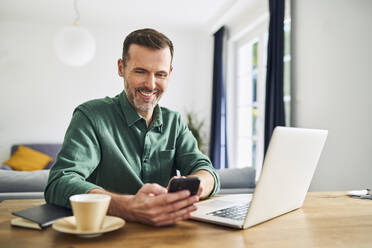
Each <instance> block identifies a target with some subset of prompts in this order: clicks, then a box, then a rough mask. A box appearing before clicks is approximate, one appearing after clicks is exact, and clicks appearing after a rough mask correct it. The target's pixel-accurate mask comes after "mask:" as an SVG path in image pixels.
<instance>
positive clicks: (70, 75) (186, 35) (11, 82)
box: [0, 19, 212, 162]
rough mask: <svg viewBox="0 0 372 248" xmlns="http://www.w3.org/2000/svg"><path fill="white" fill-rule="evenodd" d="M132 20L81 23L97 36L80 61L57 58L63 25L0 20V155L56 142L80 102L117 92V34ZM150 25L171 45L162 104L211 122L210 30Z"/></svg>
mask: <svg viewBox="0 0 372 248" xmlns="http://www.w3.org/2000/svg"><path fill="white" fill-rule="evenodd" d="M48 23H50V22H48ZM131 23H132V24H131V25H115V24H110V25H103V24H101V25H98V24H96V23H91V24H89V23H88V24H87V23H83V24H81V25H83V26H84V27H86V28H87V29H89V30H90V32H91V33H92V34H93V36H94V37H95V38H96V42H97V51H96V56H95V58H94V59H93V60H92V61H91V62H90V63H89V64H88V65H86V66H83V67H69V66H66V65H64V64H62V63H61V62H60V61H58V60H57V58H56V56H55V54H54V51H53V47H52V42H53V38H54V35H55V34H56V33H57V32H58V30H59V29H60V28H62V26H63V25H60V24H56V23H54V24H53V23H50V24H47V22H46V21H40V22H37V21H33V22H30V21H28V20H12V19H8V20H4V19H1V20H0V34H1V39H0V114H1V116H0V162H2V161H4V160H6V159H7V158H8V156H9V151H10V146H11V145H12V144H14V143H29V142H62V140H63V137H64V133H65V131H66V128H67V126H68V124H69V121H70V119H71V115H72V112H73V110H74V108H75V107H76V106H77V105H78V104H80V103H82V102H84V101H86V100H89V99H93V98H101V97H105V96H114V95H116V94H118V93H120V92H121V90H122V89H123V81H122V78H120V77H118V76H117V68H116V61H117V59H118V58H119V57H120V56H121V49H122V42H123V39H124V37H125V36H126V35H127V34H128V33H129V32H130V31H133V30H134V29H136V28H143V26H137V25H136V24H135V23H133V21H132V22H131ZM123 26H124V27H123ZM155 28H157V29H158V30H160V31H161V32H164V33H165V34H166V35H168V36H169V37H170V38H171V40H172V41H173V42H174V45H175V57H174V71H173V74H172V75H171V80H170V84H169V88H168V92H167V93H166V94H165V96H164V97H163V99H162V100H161V105H163V106H166V107H169V108H171V109H174V110H177V111H180V112H181V113H184V112H185V110H194V111H196V112H198V114H199V117H200V119H205V120H206V126H205V128H206V129H207V128H208V129H209V123H210V121H209V119H210V108H211V107H210V105H211V103H210V102H211V100H210V99H211V93H210V92H211V85H212V84H211V71H212V68H211V57H212V55H211V53H212V50H211V48H210V41H211V37H210V36H209V35H208V34H207V32H205V31H202V30H199V29H195V30H190V29H189V30H183V29H177V30H176V29H174V28H173V29H172V28H167V27H155ZM205 131H206V133H207V130H205Z"/></svg>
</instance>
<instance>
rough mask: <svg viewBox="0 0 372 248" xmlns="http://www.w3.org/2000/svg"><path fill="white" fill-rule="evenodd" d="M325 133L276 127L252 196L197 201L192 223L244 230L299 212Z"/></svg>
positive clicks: (240, 195)
mask: <svg viewBox="0 0 372 248" xmlns="http://www.w3.org/2000/svg"><path fill="white" fill-rule="evenodd" d="M327 135H328V131H326V130H316V129H303V128H290V127H276V128H275V129H274V132H273V135H272V137H271V140H270V144H269V147H268V150H267V152H266V156H265V160H264V163H263V167H262V172H261V175H260V179H259V181H258V183H257V185H256V189H255V191H254V194H253V195H252V194H237V195H228V196H221V197H215V198H213V199H210V200H205V201H200V202H198V203H197V204H196V205H197V206H198V210H196V211H195V212H193V213H192V214H191V218H192V219H194V220H199V221H204V222H210V223H214V224H219V225H224V226H229V227H233V228H238V229H245V228H248V227H251V226H254V225H257V224H259V223H261V222H264V221H267V220H270V219H272V218H274V217H277V216H279V215H282V214H285V213H288V212H290V211H292V210H295V209H297V208H300V207H301V206H302V205H303V202H304V200H305V196H306V193H307V191H308V189H309V186H310V183H311V179H312V177H313V175H314V171H315V168H316V165H317V163H318V160H319V157H320V154H321V152H322V150H323V147H324V144H325V141H326V138H327Z"/></svg>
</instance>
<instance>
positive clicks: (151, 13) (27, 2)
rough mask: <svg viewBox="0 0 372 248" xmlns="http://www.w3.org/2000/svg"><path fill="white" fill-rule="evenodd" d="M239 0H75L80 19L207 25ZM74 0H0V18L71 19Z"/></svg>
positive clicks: (52, 20)
mask: <svg viewBox="0 0 372 248" xmlns="http://www.w3.org/2000/svg"><path fill="white" fill-rule="evenodd" d="M237 1H238V0H78V9H79V11H80V16H81V18H80V23H97V24H99V23H102V24H110V23H119V25H120V23H121V24H122V25H126V24H130V23H131V22H135V23H136V24H144V25H155V26H158V25H166V26H168V27H178V28H208V27H210V26H211V25H213V22H214V21H216V20H217V19H218V17H219V16H221V15H223V14H224V13H225V12H226V11H227V10H228V9H229V8H230V7H231V6H232V5H234V4H235V3H236V2H237ZM74 19H75V11H74V8H73V0H0V20H26V21H30V22H31V21H34V22H47V23H61V24H63V23H65V24H66V22H67V23H73V21H74Z"/></svg>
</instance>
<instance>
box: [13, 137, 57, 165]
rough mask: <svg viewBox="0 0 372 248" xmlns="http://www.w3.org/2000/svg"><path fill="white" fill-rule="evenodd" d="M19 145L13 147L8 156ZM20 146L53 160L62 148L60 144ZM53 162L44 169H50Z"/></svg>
mask: <svg viewBox="0 0 372 248" xmlns="http://www.w3.org/2000/svg"><path fill="white" fill-rule="evenodd" d="M20 145H21V144H15V145H13V146H12V147H11V149H10V154H13V153H15V151H16V150H17V148H18V146H20ZM22 145H24V146H27V147H29V148H31V149H34V150H36V151H39V152H42V153H44V154H47V155H48V156H50V157H52V158H53V160H55V159H56V156H57V153H58V152H59V150H60V149H61V146H62V144H59V143H28V144H27V143H26V144H22ZM53 162H54V161H51V162H50V163H49V164H48V165H47V166H46V167H45V169H50V168H51V167H52V165H53Z"/></svg>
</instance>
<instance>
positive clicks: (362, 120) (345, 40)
mask: <svg viewBox="0 0 372 248" xmlns="http://www.w3.org/2000/svg"><path fill="white" fill-rule="evenodd" d="M371 13H372V1H370V0H358V1H350V0H325V1H324V0H312V1H308V0H296V1H292V24H293V26H292V34H293V40H292V48H293V49H292V59H293V60H292V62H293V63H292V65H293V70H292V72H293V75H292V76H293V77H292V80H293V81H292V83H293V88H294V89H293V96H294V102H293V124H294V125H295V126H298V127H310V128H322V129H328V130H329V136H328V141H327V143H326V146H325V149H324V151H323V154H322V156H321V159H320V163H319V165H318V168H317V171H316V173H315V176H314V179H313V182H312V185H311V188H310V190H312V191H321V190H349V189H363V188H366V187H371V186H372V152H371V148H372V131H371V128H372V111H371V108H372V100H371V92H372V80H371V69H372V67H371V65H372V63H371V58H372V47H371V46H372V32H371V25H372V15H371Z"/></svg>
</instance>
